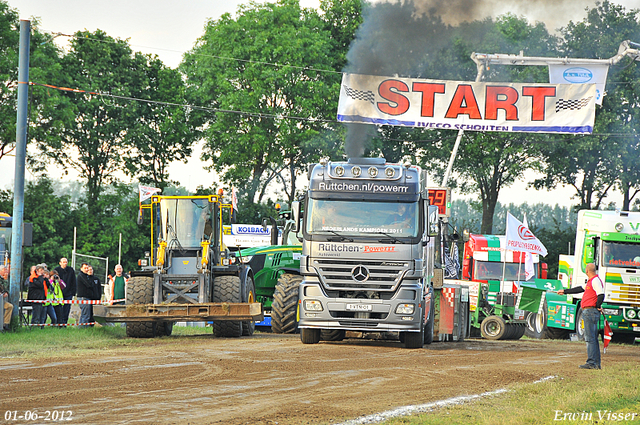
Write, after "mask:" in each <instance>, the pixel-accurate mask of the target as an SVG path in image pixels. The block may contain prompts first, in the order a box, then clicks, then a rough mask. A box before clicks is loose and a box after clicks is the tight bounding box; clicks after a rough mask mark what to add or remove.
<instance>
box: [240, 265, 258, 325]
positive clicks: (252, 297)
mask: <svg viewBox="0 0 640 425" xmlns="http://www.w3.org/2000/svg"><path fill="white" fill-rule="evenodd" d="M247 279H248V280H247V284H246V285H245V287H246V291H245V296H244V299H243V301H242V302H244V303H254V302H256V285H255V284H254V283H253V278H252V277H247ZM255 330H256V322H254V321H253V320H245V321H244V322H242V336H251V335H253V332H255Z"/></svg>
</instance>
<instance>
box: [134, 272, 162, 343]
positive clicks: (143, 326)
mask: <svg viewBox="0 0 640 425" xmlns="http://www.w3.org/2000/svg"><path fill="white" fill-rule="evenodd" d="M126 297H127V298H126V304H127V305H134V304H152V303H153V278H151V277H147V276H135V277H132V278H131V279H129V281H128V283H127V295H126ZM126 328H127V336H128V337H131V338H153V337H155V336H156V335H157V328H158V325H157V323H156V322H126Z"/></svg>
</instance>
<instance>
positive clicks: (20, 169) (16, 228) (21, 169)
mask: <svg viewBox="0 0 640 425" xmlns="http://www.w3.org/2000/svg"><path fill="white" fill-rule="evenodd" d="M30 42H31V21H28V20H21V21H20V50H19V61H18V116H17V122H16V167H15V177H14V182H15V187H14V189H13V214H12V216H13V223H12V229H11V275H10V277H9V302H11V304H13V306H14V308H13V316H14V317H17V316H18V308H16V306H17V305H18V300H19V292H20V284H21V281H22V274H21V268H22V238H23V224H24V175H25V165H26V157H27V125H28V118H29V117H28V110H29V109H28V99H29V44H30Z"/></svg>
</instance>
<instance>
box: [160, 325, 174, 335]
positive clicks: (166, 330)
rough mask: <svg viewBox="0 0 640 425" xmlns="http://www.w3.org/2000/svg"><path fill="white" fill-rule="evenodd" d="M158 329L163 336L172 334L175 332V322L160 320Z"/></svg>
mask: <svg viewBox="0 0 640 425" xmlns="http://www.w3.org/2000/svg"><path fill="white" fill-rule="evenodd" d="M158 330H159V332H160V335H161V336H171V333H172V332H173V322H160V324H159V325H158Z"/></svg>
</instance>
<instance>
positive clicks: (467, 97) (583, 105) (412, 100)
mask: <svg viewBox="0 0 640 425" xmlns="http://www.w3.org/2000/svg"><path fill="white" fill-rule="evenodd" d="M595 90H596V88H595V84H520V83H518V84H516V83H471V82H459V81H440V80H423V79H416V78H398V77H381V76H373V75H360V74H343V76H342V85H341V89H340V100H339V103H338V121H341V122H345V123H364V124H384V125H396V126H406V127H424V128H433V129H445V130H464V131H498V132H526V133H569V134H589V133H591V132H592V131H593V124H594V121H595V97H596V91H595Z"/></svg>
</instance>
